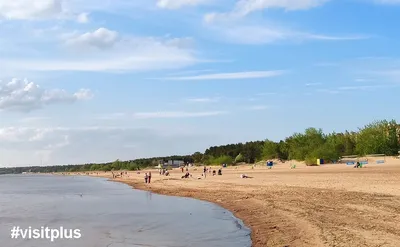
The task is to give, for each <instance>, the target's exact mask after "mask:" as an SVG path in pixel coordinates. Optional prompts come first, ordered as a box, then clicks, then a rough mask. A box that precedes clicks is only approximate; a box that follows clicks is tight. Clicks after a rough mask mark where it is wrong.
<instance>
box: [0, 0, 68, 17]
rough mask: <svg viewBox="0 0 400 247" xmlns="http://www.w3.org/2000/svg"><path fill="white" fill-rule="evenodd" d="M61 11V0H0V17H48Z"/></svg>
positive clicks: (58, 14) (57, 15)
mask: <svg viewBox="0 0 400 247" xmlns="http://www.w3.org/2000/svg"><path fill="white" fill-rule="evenodd" d="M62 13H63V3H62V1H61V0H12V1H10V0H0V18H4V19H15V20H36V19H49V18H57V17H59V16H60V15H61V14H62Z"/></svg>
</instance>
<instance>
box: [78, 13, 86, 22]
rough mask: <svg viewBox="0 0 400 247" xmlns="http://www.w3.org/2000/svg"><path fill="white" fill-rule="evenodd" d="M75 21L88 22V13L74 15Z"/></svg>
mask: <svg viewBox="0 0 400 247" xmlns="http://www.w3.org/2000/svg"><path fill="white" fill-rule="evenodd" d="M76 21H77V22H79V23H88V22H89V13H81V14H79V15H78V16H77V17H76Z"/></svg>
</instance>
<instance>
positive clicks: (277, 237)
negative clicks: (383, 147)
mask: <svg viewBox="0 0 400 247" xmlns="http://www.w3.org/2000/svg"><path fill="white" fill-rule="evenodd" d="M292 163H293V162H287V163H283V164H282V163H280V164H277V165H276V166H275V167H274V168H273V169H267V168H266V167H265V166H261V165H260V166H256V167H255V168H254V169H252V168H251V166H240V167H229V168H223V175H222V176H212V175H210V174H207V175H208V176H207V178H205V179H204V178H202V176H201V173H202V167H199V168H197V169H196V168H190V172H191V173H192V174H193V177H192V178H189V179H181V176H182V175H183V174H182V172H181V170H180V169H174V170H173V171H172V172H171V175H170V176H168V177H165V176H161V175H160V174H159V173H158V172H157V171H156V170H153V171H152V175H153V176H152V183H151V184H145V183H144V179H143V176H144V172H145V171H141V173H140V174H137V173H136V172H128V174H127V175H124V176H123V177H122V178H117V179H114V180H115V181H119V182H123V183H127V184H129V185H132V186H133V187H134V188H136V189H141V190H148V191H152V192H155V193H159V194H165V195H174V196H183V197H193V198H197V199H201V200H205V201H210V202H213V203H216V204H219V205H220V206H222V207H224V208H226V209H228V210H230V211H231V212H233V213H234V215H235V216H236V217H238V218H240V219H242V220H243V222H244V223H245V224H246V225H247V226H248V227H250V228H251V230H252V235H251V237H252V241H253V246H254V247H265V246H280V247H283V246H294V247H303V246H304V247H306V246H307V247H310V246H335V247H342V246H343V247H344V246H346V247H347V246H348V247H350V246H351V247H354V246H359V247H361V246H368V247H375V246H376V247H378V246H382V247H386V246H387V247H389V246H390V247H393V246H399V243H400V160H398V159H392V158H386V163H385V164H372V163H375V162H374V161H373V160H372V161H370V165H367V167H366V168H361V169H354V168H352V167H351V166H346V165H344V164H336V165H324V166H320V167H306V166H304V165H303V164H301V163H298V162H297V168H296V169H290V164H292ZM215 169H218V168H215ZM243 173H245V174H247V175H249V176H251V177H252V178H247V179H242V178H240V174H243ZM91 175H92V176H102V177H108V178H110V177H111V172H108V173H99V174H95V173H92V174H91ZM197 177H201V178H202V179H197Z"/></svg>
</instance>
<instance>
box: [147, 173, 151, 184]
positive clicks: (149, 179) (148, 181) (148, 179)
mask: <svg viewBox="0 0 400 247" xmlns="http://www.w3.org/2000/svg"><path fill="white" fill-rule="evenodd" d="M150 181H151V172H149V176H148V178H147V183H150Z"/></svg>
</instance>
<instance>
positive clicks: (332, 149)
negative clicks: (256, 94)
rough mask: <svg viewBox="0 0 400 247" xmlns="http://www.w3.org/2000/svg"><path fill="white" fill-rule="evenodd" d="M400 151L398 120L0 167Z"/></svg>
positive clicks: (311, 159)
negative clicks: (103, 158)
mask: <svg viewBox="0 0 400 247" xmlns="http://www.w3.org/2000/svg"><path fill="white" fill-rule="evenodd" d="M399 150H400V125H399V124H397V122H396V121H395V120H391V121H386V120H383V121H375V122H372V123H370V124H367V125H365V126H364V127H362V128H359V129H358V131H352V132H349V131H345V132H343V133H335V132H333V133H328V134H325V133H323V131H322V130H321V129H316V128H308V129H306V130H305V131H304V132H303V133H294V134H293V135H291V136H289V137H287V138H285V139H284V140H280V141H277V142H276V141H272V140H268V139H267V140H265V141H251V142H246V143H236V144H229V145H222V146H213V147H209V148H208V149H206V150H205V151H204V152H203V153H201V152H196V153H194V154H192V155H186V156H168V157H155V158H142V159H135V160H129V161H120V160H116V161H114V162H109V163H102V164H94V163H92V164H83V165H66V166H45V167H37V166H36V167H17V168H0V174H6V173H23V172H43V173H50V172H83V171H117V170H140V169H143V168H145V167H151V166H156V165H158V164H159V163H160V161H161V162H167V161H168V160H183V161H184V162H185V163H186V164H188V163H194V164H201V165H212V164H215V165H220V164H238V163H242V162H244V163H250V164H252V163H255V162H258V161H262V160H270V159H279V160H282V161H284V160H298V161H305V162H306V164H308V165H313V164H315V163H316V160H317V159H324V160H326V161H327V162H330V161H337V160H339V159H340V157H342V156H346V155H359V156H363V155H368V154H385V155H398V152H399Z"/></svg>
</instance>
